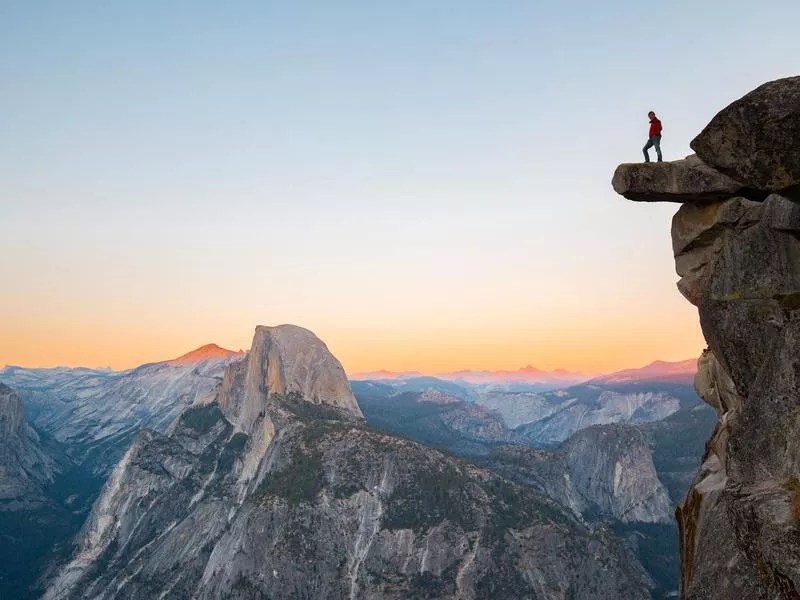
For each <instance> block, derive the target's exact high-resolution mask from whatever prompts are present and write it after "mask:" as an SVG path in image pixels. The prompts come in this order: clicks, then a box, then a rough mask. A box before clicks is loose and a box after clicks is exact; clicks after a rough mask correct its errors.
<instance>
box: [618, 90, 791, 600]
mask: <svg viewBox="0 0 800 600" xmlns="http://www.w3.org/2000/svg"><path fill="white" fill-rule="evenodd" d="M692 148H693V150H695V152H696V153H697V156H696V157H690V158H689V159H687V160H685V161H676V162H673V163H663V164H659V165H641V164H626V165H620V166H619V167H618V169H617V171H616V173H615V175H614V179H613V186H614V188H615V190H616V191H617V192H619V193H620V194H622V195H623V196H625V197H627V198H629V199H631V200H636V201H664V200H668V201H676V202H681V203H682V206H681V207H680V208H679V210H678V212H677V214H676V215H675V217H674V219H673V222H672V245H673V252H674V255H675V263H676V270H677V272H678V275H679V276H680V277H681V279H680V281H679V282H678V288H679V290H680V291H681V293H682V294H683V295H684V296H685V297H686V298H687V299H688V300H689V301H690V302H691V303H692V304H694V305H696V306H697V308H698V312H699V316H700V324H701V326H702V329H703V334H704V336H705V339H706V342H707V344H708V349H707V350H706V351H705V352H704V353H703V356H702V357H701V358H700V361H699V370H698V373H697V377H696V380H695V385H696V388H697V391H698V394H699V395H700V396H701V397H702V398H703V399H704V400H705V401H706V402H707V403H708V404H710V405H711V406H712V407H713V408H714V409H716V411H717V415H718V416H717V424H716V428H715V430H714V432H713V434H712V437H711V439H710V440H709V441H708V444H707V447H706V453H705V456H704V458H703V463H702V465H701V467H700V470H699V472H698V473H697V475H696V477H695V479H694V481H693V483H692V485H691V487H690V488H689V490H688V492H687V494H686V496H685V498H684V500H683V502H682V503H681V506H680V507H679V508H678V511H677V518H678V524H679V529H680V536H681V596H682V598H684V599H686V600H712V599H713V600H716V599H719V600H722V599H726V600H727V599H730V598H748V599H753V600H789V599H797V598H800V446H798V444H797V441H798V439H800V311H798V309H800V205H799V204H797V203H796V201H798V200H800V77H790V78H787V79H781V80H778V81H773V82H770V83H767V84H765V85H763V86H761V87H759V88H758V89H756V90H754V91H753V92H751V93H749V94H747V95H745V96H744V97H743V98H741V99H739V100H737V101H736V102H734V103H733V104H731V105H730V106H728V107H726V108H724V109H723V110H722V111H721V112H720V113H719V114H718V115H717V116H715V117H714V119H713V120H712V121H711V122H710V123H709V125H708V126H707V127H706V128H705V129H704V130H703V131H702V132H701V133H700V134H699V135H698V137H697V138H696V139H695V140H694V141H693V142H692Z"/></svg>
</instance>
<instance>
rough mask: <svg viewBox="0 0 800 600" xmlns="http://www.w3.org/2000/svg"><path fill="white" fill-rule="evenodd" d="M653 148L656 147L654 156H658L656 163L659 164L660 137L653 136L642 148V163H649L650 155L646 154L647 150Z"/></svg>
mask: <svg viewBox="0 0 800 600" xmlns="http://www.w3.org/2000/svg"><path fill="white" fill-rule="evenodd" d="M653 146H655V147H656V155H658V162H661V136H660V135H654V136H653V137H651V138H650V139H649V140H647V143H646V144H645V145H644V148H642V152H644V161H645V162H650V153H649V152H648V150H649V149H650V148H652V147H653Z"/></svg>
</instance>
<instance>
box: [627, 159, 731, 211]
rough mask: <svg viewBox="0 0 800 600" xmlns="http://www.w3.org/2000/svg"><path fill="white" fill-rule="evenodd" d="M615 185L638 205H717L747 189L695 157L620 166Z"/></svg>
mask: <svg viewBox="0 0 800 600" xmlns="http://www.w3.org/2000/svg"><path fill="white" fill-rule="evenodd" d="M611 185H612V186H613V187H614V191H616V192H617V193H618V194H620V195H622V196H624V197H625V198H627V199H628V200H634V201H637V202H714V201H716V200H722V199H725V198H730V197H731V196H733V195H735V194H737V193H739V192H741V191H742V190H743V189H744V187H745V186H744V185H742V184H741V183H739V182H737V181H734V180H733V179H731V178H730V177H728V176H726V175H723V174H722V173H720V172H719V171H715V170H714V169H712V168H711V167H709V166H707V165H706V164H704V163H703V161H701V160H700V159H699V158H697V156H695V155H692V156H689V157H687V158H685V159H684V160H676V161H673V162H661V163H652V164H651V163H628V164H623V165H620V166H618V167H617V170H616V171H615V172H614V178H613V179H612V181H611Z"/></svg>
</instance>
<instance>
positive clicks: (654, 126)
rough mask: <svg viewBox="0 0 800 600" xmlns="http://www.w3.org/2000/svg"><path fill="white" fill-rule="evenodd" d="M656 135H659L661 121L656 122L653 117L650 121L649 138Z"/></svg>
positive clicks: (656, 119)
mask: <svg viewBox="0 0 800 600" xmlns="http://www.w3.org/2000/svg"><path fill="white" fill-rule="evenodd" d="M657 135H661V121H659V120H658V117H653V118H652V119H650V137H656V136H657Z"/></svg>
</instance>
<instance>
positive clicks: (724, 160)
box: [691, 77, 800, 194]
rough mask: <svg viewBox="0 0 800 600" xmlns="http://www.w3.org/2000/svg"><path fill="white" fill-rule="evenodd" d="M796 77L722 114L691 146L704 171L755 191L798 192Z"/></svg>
mask: <svg viewBox="0 0 800 600" xmlns="http://www.w3.org/2000/svg"><path fill="white" fill-rule="evenodd" d="M798 140H800V77H787V78H786V79H779V80H777V81H771V82H769V83H765V84H764V85H762V86H761V87H759V88H757V89H755V90H753V91H752V92H750V93H749V94H747V95H745V96H744V97H743V98H740V99H739V100H737V101H736V102H734V103H733V104H731V105H730V106H728V107H726V108H724V109H723V110H722V111H720V112H719V114H717V116H715V117H714V118H713V119H712V121H711V122H710V123H709V124H708V125H707V126H706V128H705V129H704V130H703V131H702V132H701V133H700V135H698V136H697V137H696V138H695V139H694V140H693V141H692V144H691V146H692V150H694V151H695V152H697V155H698V156H699V157H700V158H701V159H702V160H703V161H704V162H705V163H707V164H708V165H710V166H712V167H713V168H715V169H716V170H718V171H720V172H721V173H725V174H727V175H729V176H730V177H733V178H734V179H736V180H737V181H741V182H743V183H744V184H746V185H748V186H750V187H752V188H755V189H759V190H766V191H770V192H782V193H784V194H791V193H793V192H795V193H796V192H797V191H798V189H799V188H800V143H798Z"/></svg>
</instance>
